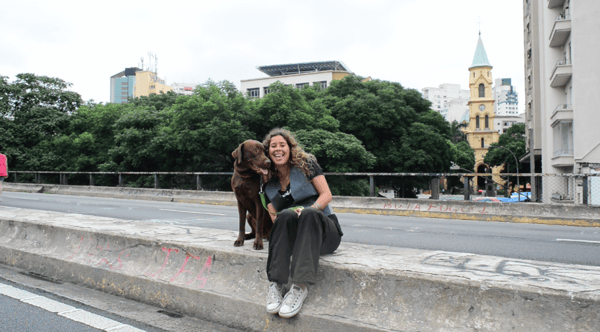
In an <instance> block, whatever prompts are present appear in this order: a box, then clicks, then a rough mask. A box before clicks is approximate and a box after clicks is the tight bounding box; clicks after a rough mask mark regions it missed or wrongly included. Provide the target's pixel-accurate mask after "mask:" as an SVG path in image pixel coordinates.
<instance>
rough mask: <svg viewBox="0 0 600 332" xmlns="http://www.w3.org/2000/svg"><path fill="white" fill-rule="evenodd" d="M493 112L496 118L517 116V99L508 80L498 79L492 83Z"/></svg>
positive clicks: (515, 92)
mask: <svg viewBox="0 0 600 332" xmlns="http://www.w3.org/2000/svg"><path fill="white" fill-rule="evenodd" d="M494 99H495V100H496V102H495V103H494V111H495V113H496V116H517V115H518V114H519V109H518V107H519V99H518V96H517V91H515V89H514V88H513V86H512V84H511V79H510V78H498V79H496V80H495V81H494Z"/></svg>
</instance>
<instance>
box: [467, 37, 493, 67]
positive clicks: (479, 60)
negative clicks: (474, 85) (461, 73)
mask: <svg viewBox="0 0 600 332" xmlns="http://www.w3.org/2000/svg"><path fill="white" fill-rule="evenodd" d="M475 67H492V65H491V64H490V61H489V60H488V57H487V53H485V48H484V47H483V42H482V41H481V30H480V31H479V41H477V48H476V49H475V56H474V57H473V64H471V67H469V69H471V68H475Z"/></svg>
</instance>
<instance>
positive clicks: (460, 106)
mask: <svg viewBox="0 0 600 332" xmlns="http://www.w3.org/2000/svg"><path fill="white" fill-rule="evenodd" d="M421 94H422V95H423V98H425V99H427V100H429V101H430V102H431V109H433V110H434V111H436V112H438V113H440V114H442V115H443V116H444V118H446V120H448V121H449V122H452V121H455V120H456V121H459V120H460V119H461V117H462V116H463V114H465V112H468V111H469V106H468V102H469V98H470V91H469V90H468V89H461V88H460V84H450V83H445V84H440V86H439V87H437V88H435V87H427V88H423V89H421Z"/></svg>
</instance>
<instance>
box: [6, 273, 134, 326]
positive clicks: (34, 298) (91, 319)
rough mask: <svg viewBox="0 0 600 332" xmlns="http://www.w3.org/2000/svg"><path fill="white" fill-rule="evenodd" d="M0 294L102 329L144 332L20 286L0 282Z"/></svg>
mask: <svg viewBox="0 0 600 332" xmlns="http://www.w3.org/2000/svg"><path fill="white" fill-rule="evenodd" d="M0 295H5V296H8V297H11V298H13V299H15V300H20V301H21V302H23V303H27V304H29V305H33V306H35V307H38V308H41V309H44V310H46V311H49V312H52V313H55V314H57V315H59V316H62V317H64V318H67V319H70V320H72V321H75V322H79V323H82V324H85V325H88V326H91V327H93V328H96V329H99V330H102V331H111V332H112V331H115V332H116V331H119V332H120V331H123V332H126V331H127V332H129V331H132V332H144V331H143V330H140V329H138V328H135V327H133V326H131V325H126V324H123V323H121V322H117V321H115V320H112V319H110V318H106V317H103V316H100V315H96V314H93V313H91V312H87V311H85V310H82V309H77V308H75V307H72V306H70V305H67V304H64V303H61V302H58V301H54V300H51V299H49V298H47V297H43V296H39V295H37V294H34V293H30V292H27V291H24V290H22V289H20V288H15V287H12V286H9V285H6V284H2V283H0Z"/></svg>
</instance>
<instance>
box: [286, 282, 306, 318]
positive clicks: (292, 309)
mask: <svg viewBox="0 0 600 332" xmlns="http://www.w3.org/2000/svg"><path fill="white" fill-rule="evenodd" d="M306 295H308V287H306V285H302V284H292V287H291V288H290V291H289V292H288V293H287V294H285V298H284V299H283V303H282V304H281V309H279V316H281V317H283V318H290V317H294V316H296V314H297V313H298V312H299V311H300V308H302V303H304V299H305V298H306Z"/></svg>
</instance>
